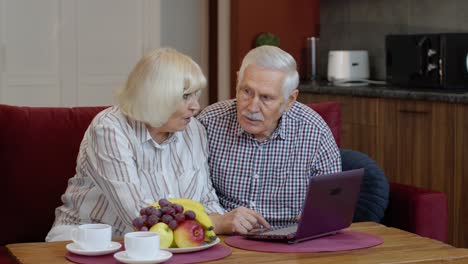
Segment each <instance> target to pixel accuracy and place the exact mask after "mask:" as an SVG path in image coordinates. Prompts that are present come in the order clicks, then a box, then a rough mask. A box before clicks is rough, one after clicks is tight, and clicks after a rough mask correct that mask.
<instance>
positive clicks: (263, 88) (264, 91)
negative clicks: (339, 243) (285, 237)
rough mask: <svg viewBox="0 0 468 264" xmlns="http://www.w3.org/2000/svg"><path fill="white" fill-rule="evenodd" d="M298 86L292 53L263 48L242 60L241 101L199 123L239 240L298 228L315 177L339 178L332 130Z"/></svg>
mask: <svg viewBox="0 0 468 264" xmlns="http://www.w3.org/2000/svg"><path fill="white" fill-rule="evenodd" d="M298 83H299V75H298V73H297V69H296V62H295V60H294V59H293V57H292V56H291V55H290V54H288V53H286V52H285V51H283V50H281V49H280V48H277V47H273V46H260V47H257V48H255V49H253V50H251V51H250V52H249V53H248V54H247V55H246V56H245V58H244V59H243V61H242V65H241V68H240V70H239V72H238V80H237V95H236V99H233V100H227V101H222V102H218V103H215V104H213V105H211V106H209V107H207V108H206V109H205V110H204V111H202V113H201V114H200V115H199V117H198V119H199V120H200V121H201V123H202V124H203V125H204V126H205V127H206V129H207V133H208V142H209V149H210V156H209V165H210V172H211V179H212V181H213V185H214V188H215V189H216V192H217V194H218V196H219V200H220V202H221V204H222V205H223V206H224V207H225V208H226V209H227V211H230V213H228V215H229V216H230V217H228V219H229V220H226V221H232V222H230V223H227V222H226V225H227V226H230V227H231V228H232V227H233V230H231V231H232V232H234V233H246V232H248V231H249V230H251V229H253V228H256V227H258V226H260V225H261V226H265V225H266V224H265V222H268V223H269V224H268V225H267V226H269V225H271V226H274V227H275V226H283V225H288V224H292V223H294V222H296V221H297V217H298V216H299V215H300V212H301V207H302V203H303V201H304V198H305V195H306V191H307V185H308V182H309V179H310V177H313V176H315V175H320V174H328V173H333V172H338V171H341V159H340V152H339V149H338V147H337V145H336V143H335V141H334V138H333V136H332V133H331V131H330V129H329V128H328V126H327V125H326V123H325V122H324V121H323V119H322V118H321V117H320V116H319V115H318V114H317V113H316V112H314V111H313V110H312V109H310V108H309V107H307V106H306V105H304V104H301V103H299V102H296V98H297V95H298V93H299V91H298V90H297V86H298ZM225 219H226V218H225ZM265 220H266V221H265ZM221 229H222V228H221ZM226 233H228V232H226Z"/></svg>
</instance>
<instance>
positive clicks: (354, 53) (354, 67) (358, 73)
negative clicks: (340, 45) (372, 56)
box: [327, 50, 369, 86]
mask: <svg viewBox="0 0 468 264" xmlns="http://www.w3.org/2000/svg"><path fill="white" fill-rule="evenodd" d="M327 79H328V81H329V82H331V83H333V84H334V85H342V86H351V85H367V84H368V82H367V79H369V54H368V52H367V51H366V50H331V51H329V52H328V70H327Z"/></svg>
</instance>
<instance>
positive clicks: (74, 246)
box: [65, 241, 122, 256]
mask: <svg viewBox="0 0 468 264" xmlns="http://www.w3.org/2000/svg"><path fill="white" fill-rule="evenodd" d="M65 247H66V248H67V250H68V251H70V252H71V253H75V254H78V255H83V256H99V255H105V254H109V253H112V252H115V251H117V250H119V248H121V247H122V244H120V243H118V242H114V241H111V244H110V245H109V248H106V249H100V250H88V249H82V248H81V247H80V246H78V244H76V243H70V244H67V245H66V246H65Z"/></svg>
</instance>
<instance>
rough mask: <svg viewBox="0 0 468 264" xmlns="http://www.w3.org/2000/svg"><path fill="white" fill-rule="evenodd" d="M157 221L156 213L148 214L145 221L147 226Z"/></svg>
mask: <svg viewBox="0 0 468 264" xmlns="http://www.w3.org/2000/svg"><path fill="white" fill-rule="evenodd" d="M158 222H159V217H158V216H157V215H154V214H153V215H150V216H148V218H147V219H146V223H148V225H149V226H153V225H155V224H157V223H158Z"/></svg>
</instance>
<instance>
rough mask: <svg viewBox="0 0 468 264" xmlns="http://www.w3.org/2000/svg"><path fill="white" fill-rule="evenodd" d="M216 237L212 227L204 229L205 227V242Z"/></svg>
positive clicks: (209, 241) (211, 240)
mask: <svg viewBox="0 0 468 264" xmlns="http://www.w3.org/2000/svg"><path fill="white" fill-rule="evenodd" d="M216 237H217V236H216V233H215V231H214V230H213V229H211V230H206V229H205V242H206V243H211V242H213V241H215V239H216Z"/></svg>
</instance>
